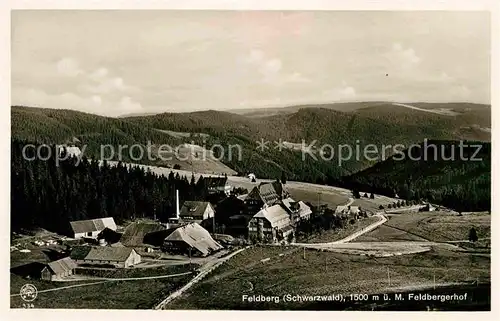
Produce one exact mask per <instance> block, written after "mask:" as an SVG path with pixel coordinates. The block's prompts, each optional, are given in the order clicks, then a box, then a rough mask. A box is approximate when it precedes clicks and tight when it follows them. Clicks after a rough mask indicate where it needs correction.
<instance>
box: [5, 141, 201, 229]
mask: <svg viewBox="0 0 500 321" xmlns="http://www.w3.org/2000/svg"><path fill="white" fill-rule="evenodd" d="M26 143H28V142H25V141H18V140H13V141H12V143H11V164H12V165H11V230H12V231H18V230H19V229H21V228H31V227H42V228H46V229H48V230H51V231H56V232H64V231H66V230H67V229H68V228H69V226H68V223H69V222H70V221H73V220H83V219H91V218H99V217H106V216H112V217H114V218H115V220H116V221H117V222H118V223H120V222H122V221H123V220H125V219H130V218H140V217H149V218H154V217H156V218H157V219H162V220H165V219H166V218H167V217H170V216H172V215H173V214H174V213H175V190H176V189H178V190H179V194H180V203H181V204H182V202H183V201H184V200H188V199H189V200H197V199H199V200H204V199H205V198H206V187H205V186H204V183H203V179H200V180H199V181H198V182H197V183H196V184H195V183H194V180H192V179H191V180H188V178H186V177H179V175H178V174H177V175H175V176H174V174H173V173H171V174H170V175H169V177H163V176H157V175H155V174H153V173H150V172H145V171H144V170H142V169H141V168H139V167H133V168H127V167H125V166H122V165H120V164H119V165H118V166H113V167H111V166H109V165H107V163H106V162H104V164H103V165H102V166H99V165H98V162H97V161H88V160H86V159H83V160H82V162H80V163H79V164H77V163H76V159H75V158H72V159H71V158H70V159H68V160H66V161H62V162H61V163H60V166H56V161H55V158H54V157H50V158H48V160H47V161H44V160H40V159H39V158H38V157H37V158H35V154H34V151H33V149H27V150H26V153H27V154H26V156H27V157H28V158H35V159H34V160H31V161H30V160H26V159H25V158H23V156H22V148H23V146H24V145H25V144H26ZM41 151H42V154H41V155H40V156H41V157H42V158H45V157H46V156H49V154H48V153H49V151H48V150H47V149H41ZM50 153H51V154H50V155H52V156H53V155H55V153H56V150H55V146H53V147H52V150H51V151H50Z"/></svg>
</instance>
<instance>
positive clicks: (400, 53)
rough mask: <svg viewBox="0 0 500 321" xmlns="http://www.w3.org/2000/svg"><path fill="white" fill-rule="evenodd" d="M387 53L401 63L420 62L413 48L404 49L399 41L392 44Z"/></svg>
mask: <svg viewBox="0 0 500 321" xmlns="http://www.w3.org/2000/svg"><path fill="white" fill-rule="evenodd" d="M389 55H390V56H392V58H394V59H395V60H397V61H398V62H400V63H402V64H403V65H414V64H418V63H419V62H420V57H418V56H417V54H416V53H415V50H414V49H413V48H407V49H405V48H403V46H402V45H401V44H399V43H395V44H393V45H392V50H391V52H389Z"/></svg>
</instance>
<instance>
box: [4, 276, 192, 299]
mask: <svg viewBox="0 0 500 321" xmlns="http://www.w3.org/2000/svg"><path fill="white" fill-rule="evenodd" d="M192 273H193V272H184V273H177V274H169V275H158V276H145V277H137V278H120V279H111V278H96V279H99V280H101V281H99V282H91V283H83V284H74V285H68V286H62V287H58V288H53V289H47V290H40V291H38V293H44V292H54V291H61V290H65V289H71V288H78V287H82V286H89V285H96V284H102V283H106V282H117V281H138V280H151V279H165V278H173V277H177V276H183V275H188V274H192ZM71 281H74V280H71ZM19 295H20V294H19V293H17V294H11V295H10V296H11V297H14V296H19Z"/></svg>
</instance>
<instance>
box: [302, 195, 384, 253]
mask: <svg viewBox="0 0 500 321" xmlns="http://www.w3.org/2000/svg"><path fill="white" fill-rule="evenodd" d="M350 200H351V201H353V199H352V198H351V199H350ZM351 203H352V202H351ZM374 216H377V217H378V218H379V221H377V222H375V223H373V224H371V225H368V226H367V227H365V228H364V229H361V230H359V231H356V232H354V233H352V234H351V235H349V236H348V237H345V238H343V239H341V240H338V241H334V242H324V243H292V245H297V246H304V247H315V248H317V247H318V246H319V245H325V246H330V245H334V244H344V243H348V242H351V241H352V240H354V239H356V238H358V237H360V236H361V235H363V234H365V233H368V232H370V231H373V230H374V229H376V228H377V227H379V226H380V225H382V224H384V223H385V222H387V218H386V217H385V216H384V215H383V214H382V213H377V214H375V215H374Z"/></svg>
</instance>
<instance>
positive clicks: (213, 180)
mask: <svg viewBox="0 0 500 321" xmlns="http://www.w3.org/2000/svg"><path fill="white" fill-rule="evenodd" d="M203 181H204V182H205V186H206V187H219V186H226V184H227V177H214V176H208V177H203Z"/></svg>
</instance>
